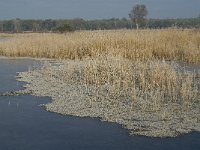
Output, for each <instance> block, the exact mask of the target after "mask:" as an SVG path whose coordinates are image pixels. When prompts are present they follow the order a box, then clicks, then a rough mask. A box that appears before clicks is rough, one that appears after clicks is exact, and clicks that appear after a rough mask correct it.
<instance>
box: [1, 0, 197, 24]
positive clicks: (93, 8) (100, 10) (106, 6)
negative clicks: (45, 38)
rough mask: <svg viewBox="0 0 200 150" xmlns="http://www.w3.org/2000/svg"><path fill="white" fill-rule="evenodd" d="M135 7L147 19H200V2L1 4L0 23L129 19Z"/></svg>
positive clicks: (21, 0) (20, 0) (24, 0)
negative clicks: (141, 7)
mask: <svg viewBox="0 0 200 150" xmlns="http://www.w3.org/2000/svg"><path fill="white" fill-rule="evenodd" d="M135 4H145V5H146V7H147V9H148V12H149V13H148V18H189V17H197V16H199V15H200V0H0V20H3V19H13V18H21V19H71V18H83V19H103V18H105V19H107V18H123V17H126V18H128V14H129V12H130V10H131V9H132V7H133V6H134V5H135Z"/></svg>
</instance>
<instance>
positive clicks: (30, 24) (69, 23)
mask: <svg viewBox="0 0 200 150" xmlns="http://www.w3.org/2000/svg"><path fill="white" fill-rule="evenodd" d="M171 27H177V28H200V18H199V17H197V18H187V19H146V20H145V21H144V22H142V24H140V28H150V29H162V28H171ZM65 28H66V30H68V29H69V31H73V30H108V29H136V28H138V25H137V24H135V23H133V22H132V20H130V19H127V18H122V19H118V18H111V19H101V20H84V19H81V18H76V19H63V20H54V19H46V20H23V19H19V18H17V19H12V20H1V21H0V32H56V31H59V29H60V30H65Z"/></svg>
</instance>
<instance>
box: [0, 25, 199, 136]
mask: <svg viewBox="0 0 200 150" xmlns="http://www.w3.org/2000/svg"><path fill="white" fill-rule="evenodd" d="M13 36H14V38H13V39H12V40H7V41H3V42H0V55H3V56H11V57H39V58H42V57H45V58H55V59H56V62H53V63H52V62H49V63H46V64H44V66H43V68H41V69H40V70H34V71H32V72H28V73H21V74H19V77H21V79H19V80H21V81H26V82H28V83H30V85H27V89H28V90H30V91H32V92H33V94H35V95H38V96H50V97H52V98H53V101H52V103H51V104H47V105H46V106H45V107H46V109H47V110H49V111H54V112H58V113H61V114H71V115H77V116H91V117H101V119H102V120H107V121H112V122H118V123H120V124H122V125H123V126H124V127H125V128H128V129H130V132H131V133H132V134H139V135H147V136H158V137H163V136H176V135H178V134H180V133H187V132H190V131H192V130H197V131H200V120H199V118H200V72H198V70H197V71H187V69H185V68H182V67H181V66H180V65H179V64H181V63H187V64H198V65H199V64H200V31H199V30H197V29H195V30H194V29H193V30H189V29H187V30H180V29H165V30H115V31H80V32H77V31H76V32H72V33H66V34H55V33H52V34H50V33H48V34H47V33H46V34H37V33H35V34H16V35H13ZM44 79H45V80H44Z"/></svg>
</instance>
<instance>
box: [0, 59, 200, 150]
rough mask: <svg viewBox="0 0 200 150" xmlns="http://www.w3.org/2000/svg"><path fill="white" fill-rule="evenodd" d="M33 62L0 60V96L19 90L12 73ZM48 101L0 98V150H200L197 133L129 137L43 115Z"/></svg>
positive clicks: (88, 122)
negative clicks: (166, 136)
mask: <svg viewBox="0 0 200 150" xmlns="http://www.w3.org/2000/svg"><path fill="white" fill-rule="evenodd" d="M37 63H38V62H36V61H33V60H19V59H18V60H14V59H0V93H2V92H7V91H14V90H19V89H22V88H23V87H22V86H23V84H24V83H21V82H17V81H16V80H15V76H16V72H20V71H26V70H28V69H29V68H31V67H33V66H35V65H36V66H37ZM48 102H50V98H48V97H34V96H30V95H24V96H9V97H5V96H0V150H200V133H197V132H193V133H190V134H186V135H182V136H179V137H176V138H163V139H161V138H148V137H143V136H129V134H128V131H127V130H125V129H123V128H121V126H120V125H118V124H115V123H107V122H101V121H99V120H98V119H93V118H79V117H73V116H62V115H59V114H55V113H50V112H47V111H45V110H44V109H43V108H42V107H40V106H39V105H40V104H44V103H48Z"/></svg>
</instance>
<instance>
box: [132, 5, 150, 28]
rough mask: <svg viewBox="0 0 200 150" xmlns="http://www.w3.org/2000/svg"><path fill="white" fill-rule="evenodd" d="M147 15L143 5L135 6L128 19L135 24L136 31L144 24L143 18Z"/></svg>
mask: <svg viewBox="0 0 200 150" xmlns="http://www.w3.org/2000/svg"><path fill="white" fill-rule="evenodd" d="M147 14H148V11H147V8H146V6H145V5H144V4H137V5H135V6H133V9H132V10H131V12H130V14H129V17H130V19H131V20H132V21H133V22H134V23H135V25H136V27H137V29H138V28H139V27H140V26H141V25H142V24H144V21H145V18H146V16H147Z"/></svg>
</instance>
